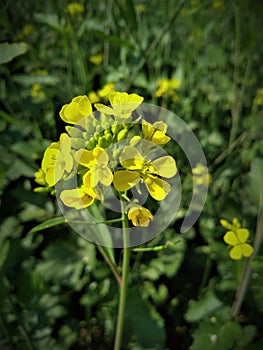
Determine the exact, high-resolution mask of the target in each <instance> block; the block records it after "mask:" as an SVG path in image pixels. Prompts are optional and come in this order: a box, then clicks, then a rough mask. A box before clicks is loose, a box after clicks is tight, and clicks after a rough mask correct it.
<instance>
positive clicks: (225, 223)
mask: <svg viewBox="0 0 263 350" xmlns="http://www.w3.org/2000/svg"><path fill="white" fill-rule="evenodd" d="M220 225H221V226H222V227H224V228H225V229H227V230H231V228H232V224H230V223H229V222H228V221H226V220H224V219H221V220H220Z"/></svg>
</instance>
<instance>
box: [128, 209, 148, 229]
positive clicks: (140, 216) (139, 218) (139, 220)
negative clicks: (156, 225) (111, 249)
mask: <svg viewBox="0 0 263 350" xmlns="http://www.w3.org/2000/svg"><path fill="white" fill-rule="evenodd" d="M128 219H129V220H131V221H132V223H133V225H134V226H142V227H147V226H149V223H150V220H152V219H153V215H152V213H151V212H150V210H148V209H146V208H144V207H142V206H140V205H133V206H132V207H131V208H130V209H129V211H128Z"/></svg>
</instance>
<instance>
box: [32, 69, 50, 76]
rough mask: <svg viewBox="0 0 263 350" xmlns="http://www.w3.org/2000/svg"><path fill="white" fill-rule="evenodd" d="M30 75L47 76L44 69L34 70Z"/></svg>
mask: <svg viewBox="0 0 263 350" xmlns="http://www.w3.org/2000/svg"><path fill="white" fill-rule="evenodd" d="M30 74H31V75H42V76H45V75H48V71H47V70H46V69H36V70H34V71H33V72H31V73H30Z"/></svg>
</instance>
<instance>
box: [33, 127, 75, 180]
mask: <svg viewBox="0 0 263 350" xmlns="http://www.w3.org/2000/svg"><path fill="white" fill-rule="evenodd" d="M70 151H71V139H70V137H69V136H68V135H67V134H65V133H63V134H61V136H60V140H59V142H52V144H51V145H50V146H49V147H48V148H47V149H46V151H45V153H44V156H43V160H42V163H41V170H39V171H37V172H36V173H35V178H36V182H37V183H39V184H40V185H48V186H54V185H55V184H56V183H57V182H58V181H59V180H60V179H62V177H63V175H64V174H67V175H68V174H69V173H70V172H71V171H72V168H73V157H72V154H71V152H70Z"/></svg>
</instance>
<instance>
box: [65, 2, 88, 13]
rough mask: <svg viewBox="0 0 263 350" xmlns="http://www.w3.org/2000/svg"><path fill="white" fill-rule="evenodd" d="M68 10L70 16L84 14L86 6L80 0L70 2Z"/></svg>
mask: <svg viewBox="0 0 263 350" xmlns="http://www.w3.org/2000/svg"><path fill="white" fill-rule="evenodd" d="M66 11H67V12H68V14H69V15H70V16H75V15H80V14H83V13H84V11H85V7H84V6H83V5H82V4H80V3H78V2H71V3H69V4H68V6H67V8H66Z"/></svg>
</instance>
